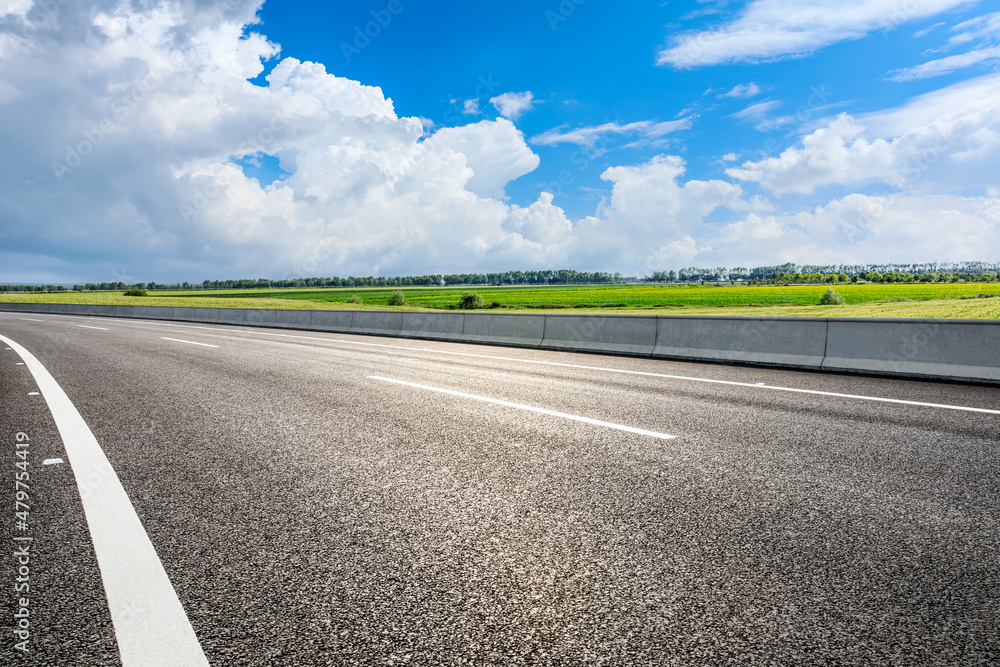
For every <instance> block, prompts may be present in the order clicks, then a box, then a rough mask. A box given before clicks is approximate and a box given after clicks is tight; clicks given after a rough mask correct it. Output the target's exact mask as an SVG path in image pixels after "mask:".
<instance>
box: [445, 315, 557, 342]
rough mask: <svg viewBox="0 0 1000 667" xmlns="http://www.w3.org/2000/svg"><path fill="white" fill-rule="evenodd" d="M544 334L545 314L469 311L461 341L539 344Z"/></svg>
mask: <svg viewBox="0 0 1000 667" xmlns="http://www.w3.org/2000/svg"><path fill="white" fill-rule="evenodd" d="M544 335H545V315H522V314H497V313H469V314H468V316H467V317H465V322H464V324H463V328H462V342H465V343H492V344H494V345H510V346H513V347H539V346H540V345H541V344H542V338H543V337H544Z"/></svg>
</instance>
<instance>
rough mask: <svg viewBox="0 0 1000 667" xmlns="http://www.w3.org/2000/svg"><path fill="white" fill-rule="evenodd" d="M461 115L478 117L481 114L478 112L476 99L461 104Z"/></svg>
mask: <svg viewBox="0 0 1000 667" xmlns="http://www.w3.org/2000/svg"><path fill="white" fill-rule="evenodd" d="M462 113H464V114H468V115H470V116H478V115H479V114H480V113H482V112H481V111H479V100H477V99H471V100H465V102H463V103H462Z"/></svg>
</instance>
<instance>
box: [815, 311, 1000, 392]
mask: <svg viewBox="0 0 1000 667" xmlns="http://www.w3.org/2000/svg"><path fill="white" fill-rule="evenodd" d="M823 369H824V370H828V371H840V372H866V373H874V374H884V375H909V376H914V377H925V378H935V379H950V380H968V379H977V380H982V381H988V382H1000V322H996V321H990V320H925V319H894V320H863V319H839V320H830V329H829V333H828V337H827V344H826V358H825V359H824V360H823Z"/></svg>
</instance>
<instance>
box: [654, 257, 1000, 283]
mask: <svg viewBox="0 0 1000 667" xmlns="http://www.w3.org/2000/svg"><path fill="white" fill-rule="evenodd" d="M998 273H1000V263H996V264H991V263H989V262H959V263H941V262H929V263H924V264H829V265H816V264H804V265H801V266H800V265H798V264H792V263H788V264H781V265H778V266H758V267H755V268H752V269H748V268H745V267H741V266H740V267H734V268H726V267H721V266H720V267H715V268H698V267H694V266H692V267H688V268H686V269H681V270H680V271H676V272H675V271H654V272H653V273H652V275H651V276H650V277H649V278H648V279H647V280H648V281H649V282H682V283H690V282H723V281H726V282H745V283H749V284H790V283H836V282H858V281H859V280H860V281H865V282H875V283H908V282H958V281H960V280H964V281H967V282H969V281H985V282H990V281H994V280H997V274H998Z"/></svg>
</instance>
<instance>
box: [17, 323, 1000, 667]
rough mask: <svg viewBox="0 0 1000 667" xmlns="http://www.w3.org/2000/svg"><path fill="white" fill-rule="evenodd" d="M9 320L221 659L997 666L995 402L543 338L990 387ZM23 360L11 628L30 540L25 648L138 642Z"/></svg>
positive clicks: (53, 656) (37, 660) (58, 651)
mask: <svg viewBox="0 0 1000 667" xmlns="http://www.w3.org/2000/svg"><path fill="white" fill-rule="evenodd" d="M31 320H41V321H31ZM80 325H87V326H96V327H104V328H107V329H108V330H107V331H103V330H98V329H89V328H84V327H81V326H80ZM0 334H3V335H4V336H7V337H9V338H11V339H12V340H14V341H16V342H17V343H19V344H20V345H22V346H24V347H25V348H27V349H28V350H29V351H30V352H31V353H32V354H34V355H35V356H36V357H37V358H38V359H39V360H40V361H41V362H42V363H43V364H44V365H45V366H46V368H47V369H48V370H49V372H50V373H51V374H52V375H53V376H54V377H55V379H56V380H57V381H58V382H59V383H60V385H61V386H62V388H63V389H64V390H65V391H66V393H67V394H68V395H69V397H70V398H71V399H72V400H73V402H74V404H75V405H76V407H77V409H78V410H79V411H80V413H81V414H82V415H83V417H84V419H85V420H86V422H87V424H88V425H89V426H90V428H91V430H92V431H93V433H94V435H95V436H96V438H97V440H98V442H99V443H100V444H101V446H102V447H103V449H104V451H105V452H106V454H107V456H108V458H109V460H110V461H111V463H112V465H113V467H114V469H115V470H116V472H117V474H118V476H119V478H120V479H121V481H122V484H123V485H124V487H125V489H126V491H127V492H128V495H129V497H130V499H131V501H132V503H133V505H134V507H135V509H136V512H137V513H138V515H139V517H140V519H141V520H142V523H143V525H144V526H145V528H146V531H147V533H148V534H149V536H150V539H151V541H152V543H153V545H154V546H155V548H156V551H157V553H158V555H159V557H160V559H161V561H162V562H163V566H164V568H165V570H166V572H167V574H168V575H169V577H170V580H171V582H172V583H173V585H174V588H175V590H176V591H177V594H178V597H179V598H180V600H181V602H182V604H183V606H184V609H185V610H186V612H187V615H188V618H189V620H190V621H191V625H192V627H193V628H194V630H195V631H196V633H197V636H198V639H199V640H200V642H201V645H202V647H203V649H204V651H205V654H206V656H207V657H208V658H209V660H210V662H211V663H212V664H213V665H268V666H271V665H289V666H291V665H400V664H410V665H518V664H526V665H528V664H530V665H576V664H587V665H633V664H634V665H791V664H810V665H876V664H877V665H915V664H919V665H925V664H926V665H995V664H998V663H1000V465H998V464H1000V415H996V414H984V413H975V412H964V411H954V410H945V409H941V408H931V407H922V406H911V405H902V404H892V403H880V402H872V401H863V400H856V399H850V398H836V397H830V396H818V395H811V394H798V393H790V392H783V391H773V390H769V389H767V388H763V387H755V386H749V387H748V386H735V385H726V384H714V383H704V382H694V381H691V380H683V379H672V378H665V377H655V376H643V375H629V374H621V373H613V372H608V371H604V370H593V369H583V368H571V367H567V366H557V365H555V364H554V363H547V364H538V363H523V362H522V361H518V360H528V361H547V362H556V363H561V364H577V365H582V366H589V367H599V368H603V369H624V370H634V371H643V372H649V373H661V374H667V375H676V376H687V377H694V378H705V379H717V380H727V381H733V382H742V383H749V384H751V385H754V384H757V383H763V384H765V385H768V386H777V387H793V388H803V389H812V390H818V391H825V392H836V393H843V394H852V395H862V396H877V397H885V398H895V399H903V400H910V401H921V402H931V403H943V404H949V405H959V406H969V407H979V408H987V409H992V410H997V409H1000V389H998V388H996V387H984V386H972V385H961V384H947V383H934V382H924V381H911V380H898V379H884V378H871V377H859V376H846V375H830V374H826V375H824V374H816V373H805V372H794V371H784V370H774V369H762V368H751V367H738V366H725V365H712V364H692V363H680V362H672V361H664V360H649V359H635V358H627V357H613V356H601V355H590V354H571V353H558V352H547V351H539V350H528V349H514V348H498V347H490V346H481V345H461V344H454V343H437V342H427V341H417V340H399V339H391V338H377V337H364V336H349V335H342V334H322V333H315V332H290V331H287V330H284V331H269V330H266V329H240V328H238V327H230V326H212V325H184V324H179V323H178V324H173V325H171V324H168V323H162V322H143V321H138V320H114V319H100V318H82V317H68V316H47V315H46V316H35V315H31V316H21V315H17V314H6V313H4V314H0ZM164 336H166V337H172V338H178V339H183V340H188V341H195V342H201V343H207V344H211V345H217V346H218V347H217V348H209V347H202V346H197V345H189V344H185V343H180V342H175V341H169V340H164V339H163V338H162V337H164ZM3 347H6V346H5V345H0V348H3ZM455 353H462V354H455ZM19 361H21V359H20V358H18V357H17V354H16V352H14V351H11V350H3V349H0V427H2V430H0V434H2V437H3V441H4V452H5V454H4V459H5V461H6V462H5V464H4V466H3V468H4V469H6V470H7V471H8V472H7V473H5V474H6V475H7V476H8V480H7V481H5V482H3V483H2V484H0V488H3V489H6V491H4V492H3V493H4V494H5V495H6V497H5V498H4V499H3V502H2V506H4V507H8V508H10V509H9V510H8V512H9V513H10V515H11V516H9V517H5V521H6V522H7V525H8V526H9V527H8V529H7V534H8V535H9V536H10V538H12V537H13V536H14V535H16V534H19V533H17V532H16V531H15V530H14V528H13V519H14V517H13V500H14V498H13V496H14V491H13V489H14V482H13V477H14V472H15V469H14V461H15V458H14V457H15V455H14V451H15V450H14V444H13V440H14V434H15V433H17V432H19V431H23V432H26V433H28V434H29V435H30V437H31V447H30V461H31V471H32V485H31V497H32V511H31V527H30V534H31V535H32V536H33V537H34V538H35V542H34V544H33V547H32V549H33V554H32V598H31V605H32V607H31V613H32V638H31V642H30V648H31V650H30V653H28V654H27V655H24V654H22V653H20V652H18V651H15V650H14V647H13V644H14V640H13V639H12V637H13V628H12V625H11V619H12V614H13V612H14V611H15V595H14V594H13V592H12V582H13V581H14V579H15V577H16V573H15V567H16V565H15V562H14V560H13V559H12V558H10V557H9V556H8V557H5V558H3V560H2V562H0V581H2V582H3V584H2V590H4V591H5V593H4V594H3V600H2V604H3V607H2V609H3V621H2V622H0V632H2V636H3V637H4V640H3V641H4V646H3V653H0V656H4V657H3V658H2V659H0V663H3V664H11V665H22V664H23V665H60V666H61V665H67V666H69V665H72V666H83V665H118V664H120V663H119V661H118V657H117V655H118V653H117V645H116V642H115V637H114V628H113V625H112V623H111V619H110V615H109V612H108V606H107V602H106V600H105V597H104V592H103V588H102V584H101V578H100V572H99V570H98V567H97V563H96V558H95V555H94V551H93V546H92V544H91V541H90V536H89V532H88V527H87V523H86V519H85V517H84V515H83V509H82V505H81V501H80V495H79V491H78V490H77V487H76V483H75V480H74V478H73V475H72V471H71V470H70V468H69V463H65V464H62V465H54V466H45V467H43V466H41V461H42V460H43V459H46V458H52V457H62V458H64V459H66V458H67V457H66V454H65V451H64V450H63V448H62V443H61V440H60V439H59V436H58V433H57V431H56V430H55V426H54V422H53V420H52V417H51V415H50V414H49V411H48V408H47V406H46V404H45V402H44V400H43V399H42V397H40V396H29V395H28V394H29V392H32V391H37V387H36V385H35V383H34V380H33V378H32V377H31V375H30V371H28V370H27V369H26V367H25V366H17V365H16V363H17V362H19ZM370 376H381V377H386V378H393V379H397V380H403V381H407V382H412V383H418V384H422V385H429V386H433V387H439V388H443V389H449V390H454V391H459V392H464V393H468V394H473V395H477V396H483V397H489V398H494V399H501V400H504V401H510V402H514V403H519V404H525V405H531V406H537V407H541V408H545V409H548V410H553V411H558V412H563V413H569V414H573V415H581V416H585V417H590V418H593V419H598V420H602V421H606V422H613V423H617V424H624V425H628V426H634V427H638V428H642V429H647V430H651V431H658V432H663V433H668V434H672V435H675V436H677V437H676V438H674V439H670V440H662V439H657V438H652V437H649V436H644V435H639V434H634V433H628V432H622V431H618V430H613V429H609V428H603V427H600V426H595V425H592V424H587V423H581V422H576V421H569V420H565V419H561V418H559V417H554V416H550V415H543V414H537V413H532V412H526V411H523V410H518V409H516V408H511V407H505V406H499V405H494V404H488V403H483V402H479V401H475V400H471V399H468V398H462V397H457V396H452V395H447V394H441V393H437V392H432V391H428V390H424V389H418V388H414V387H410V386H404V385H398V384H392V383H387V382H382V381H378V380H374V379H371V378H370ZM10 538H8V541H7V546H6V547H5V548H4V552H10V550H11V548H10V545H11V544H13V542H12V541H10Z"/></svg>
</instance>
